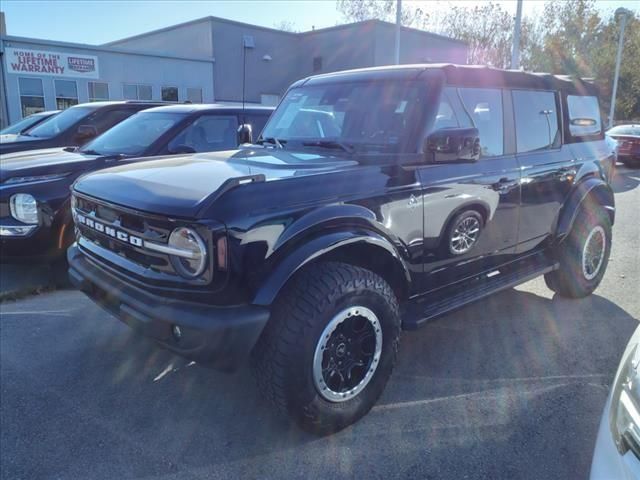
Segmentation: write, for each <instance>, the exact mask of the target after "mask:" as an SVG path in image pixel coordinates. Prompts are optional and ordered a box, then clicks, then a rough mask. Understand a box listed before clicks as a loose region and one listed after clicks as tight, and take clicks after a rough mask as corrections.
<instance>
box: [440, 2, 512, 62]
mask: <svg viewBox="0 0 640 480" xmlns="http://www.w3.org/2000/svg"><path fill="white" fill-rule="evenodd" d="M513 24H514V21H513V18H512V17H511V15H510V14H509V13H508V12H506V11H505V10H504V9H503V8H502V7H501V6H500V4H497V3H492V2H489V3H483V4H481V5H476V6H474V7H466V6H459V5H452V6H451V7H450V8H449V9H448V11H447V12H446V13H445V14H444V15H443V16H442V18H441V19H440V29H439V33H441V34H443V35H447V36H449V37H452V38H455V39H458V40H462V41H464V42H466V43H467V45H468V46H469V55H468V59H467V61H468V63H471V64H478V65H491V66H494V67H498V68H505V67H508V66H509V63H510V58H511V43H512V36H513Z"/></svg>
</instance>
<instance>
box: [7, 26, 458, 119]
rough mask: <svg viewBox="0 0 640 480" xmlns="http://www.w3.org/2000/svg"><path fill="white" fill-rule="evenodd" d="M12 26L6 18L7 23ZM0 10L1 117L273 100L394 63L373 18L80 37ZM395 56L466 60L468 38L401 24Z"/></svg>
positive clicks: (391, 33)
mask: <svg viewBox="0 0 640 480" xmlns="http://www.w3.org/2000/svg"><path fill="white" fill-rule="evenodd" d="M9 26H10V24H9ZM8 33H10V29H9V31H7V29H6V27H5V21H4V16H3V15H0V56H1V61H0V68H1V72H0V73H1V75H0V103H1V105H0V117H1V118H0V123H1V124H2V126H3V127H4V126H6V125H7V124H10V123H14V122H16V121H18V120H20V119H21V118H23V116H25V115H28V114H30V113H34V112H38V111H42V110H56V109H63V108H67V107H69V106H71V105H75V104H76V103H83V102H89V101H98V100H122V99H131V100H164V101H168V102H184V101H191V102H194V103H200V102H205V103H211V102H218V103H236V102H240V101H242V94H243V71H244V72H245V73H244V79H245V82H244V83H245V99H246V101H247V102H250V103H260V104H267V105H274V104H276V103H277V102H278V100H279V99H280V96H281V95H282V94H283V93H284V92H285V90H286V88H287V87H288V85H290V84H291V83H292V82H294V81H295V80H298V79H300V78H303V77H306V76H309V75H314V74H318V73H325V72H334V71H338V70H345V69H351V68H360V67H371V66H378V65H389V64H392V63H394V52H395V46H394V45H395V44H394V39H395V25H393V24H391V23H387V22H382V21H378V20H369V21H364V22H358V23H352V24H347V25H340V26H336V27H330V28H323V29H317V30H311V31H308V32H301V33H292V32H286V31H282V30H276V29H272V28H265V27H260V26H256V25H250V24H246V23H240V22H236V21H231V20H226V19H223V18H217V17H205V18H200V19H197V20H193V21H190V22H186V23H181V24H178V25H174V26H171V27H167V28H163V29H160V30H154V31H151V32H148V33H143V34H140V35H136V36H134V37H129V38H124V39H121V40H116V41H113V42H109V43H107V44H104V45H86V44H79V43H68V42H59V41H55V40H42V39H36V38H24V37H15V36H11V35H9V34H8ZM400 45H401V50H400V62H401V63H441V62H451V63H466V59H467V45H466V44H465V43H464V42H460V41H458V40H454V39H451V38H448V37H443V36H441V35H436V34H433V33H429V32H426V31H422V30H416V29H411V28H402V29H401V41H400Z"/></svg>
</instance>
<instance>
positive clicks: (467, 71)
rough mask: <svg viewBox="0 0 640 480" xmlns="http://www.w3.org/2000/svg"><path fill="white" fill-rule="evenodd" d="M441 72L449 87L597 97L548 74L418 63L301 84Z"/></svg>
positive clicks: (581, 83) (584, 85) (588, 88)
mask: <svg viewBox="0 0 640 480" xmlns="http://www.w3.org/2000/svg"><path fill="white" fill-rule="evenodd" d="M429 71H431V72H436V71H441V72H442V74H443V75H444V77H445V79H446V83H447V84H450V85H457V86H465V87H485V88H500V87H511V88H530V89H535V90H565V91H569V92H577V93H579V94H582V95H584V94H590V95H597V94H598V88H597V87H596V85H595V84H593V83H590V82H587V81H585V80H584V79H580V78H577V77H570V76H567V75H553V74H550V73H537V72H524V71H521V70H503V69H499V68H492V67H487V66H483V65H453V64H418V65H392V66H386V67H373V68H361V69H356V70H345V71H342V72H334V73H327V74H323V75H316V76H313V77H308V78H307V79H305V80H302V81H300V82H297V83H296V85H301V84H307V83H308V84H310V85H316V84H322V83H333V82H337V81H363V80H415V79H417V78H418V77H419V76H421V75H423V74H424V73H425V72H429Z"/></svg>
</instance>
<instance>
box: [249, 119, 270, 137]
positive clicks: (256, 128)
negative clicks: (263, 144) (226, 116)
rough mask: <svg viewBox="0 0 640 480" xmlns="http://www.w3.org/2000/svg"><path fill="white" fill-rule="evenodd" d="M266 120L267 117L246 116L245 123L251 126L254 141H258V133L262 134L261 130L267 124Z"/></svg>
mask: <svg viewBox="0 0 640 480" xmlns="http://www.w3.org/2000/svg"><path fill="white" fill-rule="evenodd" d="M267 120H269V115H256V114H251V115H247V123H248V124H249V125H251V132H252V133H253V139H254V140H257V139H258V136H259V135H260V132H262V129H263V128H264V126H265V125H266V124H267Z"/></svg>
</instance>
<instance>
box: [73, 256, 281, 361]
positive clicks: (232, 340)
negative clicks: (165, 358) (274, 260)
mask: <svg viewBox="0 0 640 480" xmlns="http://www.w3.org/2000/svg"><path fill="white" fill-rule="evenodd" d="M67 260H68V261H69V277H70V279H71V283H73V284H74V285H75V286H76V287H77V288H78V289H80V290H81V291H83V292H84V293H85V294H86V295H87V296H89V297H90V298H91V299H92V300H93V301H94V302H96V303H98V304H99V305H100V306H102V307H103V308H104V309H106V310H107V311H108V312H109V313H111V314H112V315H114V316H115V317H117V318H118V319H120V320H121V321H123V322H124V323H126V324H127V325H129V326H130V327H132V328H134V329H136V330H138V331H140V332H141V333H142V334H144V335H146V336H148V337H151V338H153V339H154V340H156V341H157V342H158V343H159V344H160V345H162V346H163V347H165V348H168V349H169V350H171V351H173V352H175V353H177V354H178V355H181V356H183V357H185V358H188V359H190V360H194V361H196V362H198V363H202V364H204V365H207V366H210V367H213V368H216V369H218V370H226V371H232V370H235V369H236V368H237V367H238V366H239V365H240V364H241V363H242V362H243V361H244V359H245V358H246V357H247V356H248V355H249V352H250V351H251V349H252V348H253V346H254V345H255V343H256V341H257V340H258V337H259V336H260V334H261V333H262V330H263V329H264V326H265V325H266V323H267V321H268V320H269V309H267V308H265V307H259V306H253V305H238V306H230V307H222V306H214V305H206V304H201V303H195V302H186V301H181V300H175V299H170V298H165V297H160V296H158V295H153V294H150V293H148V292H146V291H144V290H143V289H140V288H137V287H133V286H132V285H129V284H127V283H125V282H124V281H122V280H121V279H120V278H118V277H116V276H115V275H112V274H111V273H109V272H107V271H105V269H103V268H100V267H99V266H97V265H96V264H95V263H94V262H93V261H92V260H90V259H88V258H87V257H86V256H85V255H84V254H83V253H82V252H81V251H80V250H79V248H78V247H77V245H75V244H74V245H72V246H71V247H70V248H69V250H68V252H67ZM174 326H178V327H180V331H181V335H180V338H177V337H176V336H175V335H174V333H173V329H174Z"/></svg>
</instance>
